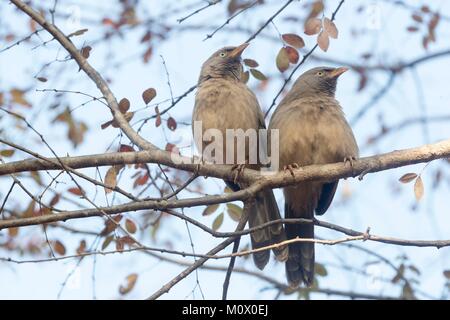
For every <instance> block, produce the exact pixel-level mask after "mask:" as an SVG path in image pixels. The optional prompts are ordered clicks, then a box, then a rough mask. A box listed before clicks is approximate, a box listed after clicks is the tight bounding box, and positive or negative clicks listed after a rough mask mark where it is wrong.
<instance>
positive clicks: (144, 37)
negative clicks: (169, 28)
mask: <svg viewBox="0 0 450 320" xmlns="http://www.w3.org/2000/svg"><path fill="white" fill-rule="evenodd" d="M151 38H152V33H151V32H150V31H147V32H146V33H145V34H144V36H143V37H142V38H141V43H143V42H147V41H150V39H151Z"/></svg>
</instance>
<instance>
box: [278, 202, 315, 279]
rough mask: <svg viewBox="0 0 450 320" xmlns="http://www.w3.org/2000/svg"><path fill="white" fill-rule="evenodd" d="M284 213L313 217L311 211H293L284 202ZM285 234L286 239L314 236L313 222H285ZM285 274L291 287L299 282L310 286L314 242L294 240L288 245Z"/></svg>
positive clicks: (292, 216) (291, 216)
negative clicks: (309, 212)
mask: <svg viewBox="0 0 450 320" xmlns="http://www.w3.org/2000/svg"><path fill="white" fill-rule="evenodd" d="M284 210H285V211H284V212H285V213H284V215H285V217H286V218H288V217H289V218H294V217H295V218H300V217H301V218H306V219H310V218H312V217H313V213H311V214H306V213H303V212H302V213H299V212H293V209H292V208H291V206H290V205H289V203H286V204H285V207H284ZM286 234H287V237H288V239H295V238H296V237H300V238H311V239H312V238H314V225H313V224H310V223H308V224H287V225H286ZM286 276H287V280H288V283H289V285H290V286H291V287H294V288H295V287H298V286H299V284H300V282H302V281H303V282H304V284H305V285H306V286H308V287H309V286H311V285H312V283H313V280H314V243H311V242H296V243H292V244H290V245H289V258H288V259H287V261H286Z"/></svg>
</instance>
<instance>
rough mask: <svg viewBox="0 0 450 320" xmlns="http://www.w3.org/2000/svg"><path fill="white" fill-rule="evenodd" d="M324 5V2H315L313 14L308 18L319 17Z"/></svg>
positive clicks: (312, 9)
mask: <svg viewBox="0 0 450 320" xmlns="http://www.w3.org/2000/svg"><path fill="white" fill-rule="evenodd" d="M323 8H324V5H323V1H322V0H317V1H314V2H313V4H312V6H311V12H310V13H309V16H308V18H312V17H317V16H318V15H319V13H321V12H322V11H323Z"/></svg>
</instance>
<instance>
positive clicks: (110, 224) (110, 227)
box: [100, 215, 122, 236]
mask: <svg viewBox="0 0 450 320" xmlns="http://www.w3.org/2000/svg"><path fill="white" fill-rule="evenodd" d="M120 220H122V216H121V215H117V216H115V217H114V218H112V221H111V219H108V220H106V221H105V227H104V228H103V230H102V231H101V232H100V235H101V236H106V235H108V234H110V233H111V232H113V231H114V230H116V228H117V226H118V223H119V222H120Z"/></svg>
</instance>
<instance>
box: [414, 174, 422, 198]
mask: <svg viewBox="0 0 450 320" xmlns="http://www.w3.org/2000/svg"><path fill="white" fill-rule="evenodd" d="M423 193H424V188H423V181H422V178H421V177H420V176H419V177H418V178H417V180H416V183H414V195H415V196H416V200H417V201H420V199H422V197H423Z"/></svg>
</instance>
